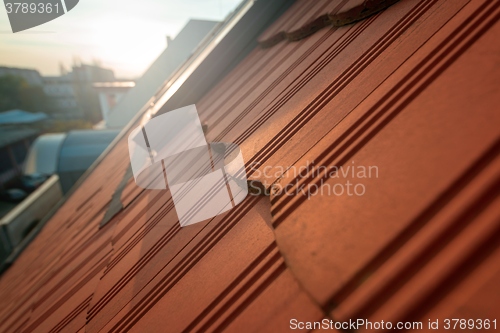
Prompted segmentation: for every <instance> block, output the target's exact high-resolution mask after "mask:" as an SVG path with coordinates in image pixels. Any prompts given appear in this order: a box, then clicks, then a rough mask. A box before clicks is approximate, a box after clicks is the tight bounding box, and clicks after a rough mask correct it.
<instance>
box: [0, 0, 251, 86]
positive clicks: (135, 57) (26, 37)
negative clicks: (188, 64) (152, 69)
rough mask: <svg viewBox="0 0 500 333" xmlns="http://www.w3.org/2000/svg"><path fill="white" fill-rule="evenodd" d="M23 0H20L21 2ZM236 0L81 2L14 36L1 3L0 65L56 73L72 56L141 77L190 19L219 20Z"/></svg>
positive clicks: (121, 73)
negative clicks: (59, 14) (61, 13)
mask: <svg viewBox="0 0 500 333" xmlns="http://www.w3.org/2000/svg"><path fill="white" fill-rule="evenodd" d="M20 2H22V0H20ZM240 2H241V0H181V1H178V0H175V1H174V0H80V2H79V4H78V5H77V6H76V7H75V8H74V9H73V10H71V11H70V12H68V13H67V14H66V15H63V16H61V17H59V18H57V19H55V20H53V21H51V22H48V23H46V24H43V25H41V26H38V27H35V28H32V29H30V30H27V31H25V32H20V33H16V34H13V33H12V32H11V30H10V25H9V21H8V17H7V13H6V10H5V7H4V6H1V7H0V66H1V65H4V66H11V67H26V68H34V69H37V70H39V71H40V72H41V73H42V74H43V75H58V74H59V63H63V64H64V65H65V66H66V67H67V68H68V67H70V65H71V64H72V63H73V60H74V59H77V58H78V59H80V60H81V61H83V62H92V61H93V60H98V61H99V62H100V63H101V64H102V65H103V66H104V67H109V68H112V69H114V70H115V73H116V74H117V75H118V76H120V77H135V76H138V75H140V74H141V73H142V72H143V71H144V70H145V69H146V68H147V67H148V65H149V64H150V63H151V62H152V61H153V60H154V59H155V58H156V57H157V56H158V55H159V54H160V53H161V52H162V51H163V50H164V48H165V46H166V36H167V35H170V36H172V37H175V35H177V33H178V32H179V31H180V30H181V29H182V27H183V26H184V25H185V24H186V23H187V21H188V20H189V19H190V18H197V19H208V20H216V21H221V20H223V19H224V18H225V17H226V15H228V14H229V13H230V12H231V11H232V10H234V8H235V7H236V6H237V5H238V4H239V3H240Z"/></svg>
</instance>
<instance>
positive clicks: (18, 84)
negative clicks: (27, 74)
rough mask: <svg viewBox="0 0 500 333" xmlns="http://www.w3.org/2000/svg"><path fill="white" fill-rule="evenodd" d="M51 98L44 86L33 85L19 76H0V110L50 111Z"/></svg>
mask: <svg viewBox="0 0 500 333" xmlns="http://www.w3.org/2000/svg"><path fill="white" fill-rule="evenodd" d="M48 102H49V99H48V97H47V96H46V95H45V92H44V91H43V89H42V87H40V86H31V85H30V84H29V83H28V82H26V80H24V79H23V78H22V77H19V76H13V75H6V76H2V77H0V112H3V111H9V110H12V109H21V110H24V111H28V112H48V111H49V110H50V109H49V107H48Z"/></svg>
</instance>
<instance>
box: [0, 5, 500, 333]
mask: <svg viewBox="0 0 500 333" xmlns="http://www.w3.org/2000/svg"><path fill="white" fill-rule="evenodd" d="M382 3H384V4H388V2H380V1H376V2H366V5H367V6H368V7H369V6H375V5H377V4H382ZM391 3H392V1H391ZM363 4H365V2H361V1H354V2H346V1H305V0H299V1H297V2H296V3H295V4H294V5H293V6H292V7H291V8H289V9H288V10H287V11H286V12H285V13H284V14H283V15H282V16H281V18H278V19H277V20H276V21H275V22H274V24H273V25H271V27H270V28H269V29H267V31H266V32H264V33H263V34H262V35H261V37H260V40H261V41H262V40H269V39H270V38H271V39H272V37H273V36H276V34H278V33H279V32H280V31H287V32H289V31H296V30H297V29H300V28H302V27H304V24H305V25H307V23H308V22H310V21H311V20H313V19H315V18H317V17H320V16H321V15H323V14H327V13H332V12H336V13H337V14H340V13H343V15H345V17H347V18H349V20H351V19H352V18H353V17H354V18H360V17H361V16H362V15H363V13H361V9H360V8H361V6H362V5H363ZM384 6H385V5H384ZM499 7H500V5H499V4H498V2H494V1H491V2H485V1H480V0H473V1H467V0H456V1H443V0H432V1H427V0H423V1H421V0H404V1H400V2H398V3H396V4H394V5H392V6H390V7H388V8H387V9H386V10H384V11H381V12H378V13H375V14H374V15H371V16H369V17H368V18H366V19H364V20H362V21H360V22H357V23H355V24H352V25H346V26H341V27H334V26H329V27H325V28H324V29H321V30H318V31H317V32H316V33H314V34H312V35H310V36H308V37H307V38H302V39H300V40H298V41H296V42H289V41H283V42H282V43H278V44H276V45H274V46H273V47H271V48H262V47H260V46H257V47H255V48H254V49H253V50H252V51H251V52H250V53H249V54H248V55H247V56H246V57H245V58H244V59H243V60H242V61H241V62H240V63H239V64H238V65H237V66H236V67H235V68H234V69H232V70H230V71H229V72H228V73H227V74H226V75H225V76H224V77H223V78H222V79H221V80H220V81H219V82H218V83H217V84H213V85H212V88H211V89H210V91H209V92H208V93H206V94H205V95H204V96H203V97H202V98H200V99H198V100H197V101H196V102H197V108H198V111H199V114H200V118H201V120H202V122H203V123H204V124H206V125H207V128H208V129H207V139H208V141H213V142H234V143H236V144H238V145H240V147H241V149H242V152H243V154H244V158H245V161H246V168H247V174H248V176H249V178H251V179H257V180H259V181H260V182H262V183H263V184H264V185H265V186H266V187H267V188H269V189H271V190H272V189H273V188H272V185H274V186H276V185H278V184H279V185H280V186H288V189H289V190H290V191H292V192H293V191H295V190H297V189H300V188H301V186H310V185H313V184H326V185H328V186H330V188H331V187H333V186H334V185H335V184H336V183H338V182H339V181H343V182H346V181H350V182H351V183H358V182H361V183H362V184H363V186H364V187H365V189H366V193H365V194H364V195H362V196H349V195H342V196H332V195H314V196H311V197H310V198H308V197H306V196H304V195H302V194H300V193H298V194H296V195H292V196H288V195H283V194H281V195H280V194H279V193H276V192H273V191H271V196H270V197H266V196H249V197H248V198H246V199H245V201H244V202H243V203H241V204H240V205H238V206H236V207H235V208H234V209H232V210H231V211H229V212H227V213H225V214H223V215H220V216H217V217H216V218H214V219H212V220H210V221H205V222H203V223H198V224H195V225H192V226H189V227H186V228H181V227H180V226H179V223H178V219H177V215H176V212H175V209H174V205H173V202H172V199H171V196H170V193H169V192H168V191H157V190H143V189H140V188H139V187H137V186H136V185H135V182H134V181H133V180H132V179H128V178H127V176H125V175H126V170H127V168H128V165H129V157H128V148H127V140H126V138H127V133H123V136H122V139H121V140H120V141H119V142H118V143H117V144H116V145H115V146H114V147H113V148H112V149H111V150H110V151H109V152H108V153H107V155H106V156H105V157H104V159H103V160H102V161H101V162H100V163H99V165H97V167H96V168H95V169H94V170H93V171H92V172H91V173H90V174H89V175H88V176H87V178H86V179H85V181H83V182H82V183H81V184H80V186H79V187H78V188H77V189H76V190H75V191H74V192H73V194H72V195H71V196H70V197H69V198H67V200H66V201H65V203H64V204H63V205H62V206H61V207H60V209H59V210H58V211H57V212H56V213H55V214H54V215H53V216H52V218H51V219H50V220H49V221H48V223H47V224H46V225H45V227H44V228H43V229H42V230H41V232H40V234H39V235H38V236H37V237H36V238H35V239H34V240H33V242H32V243H31V244H30V246H29V247H28V248H27V249H26V250H25V251H24V252H23V253H22V254H21V256H20V257H19V258H18V259H17V261H16V262H15V263H14V265H13V266H12V267H11V268H10V269H9V270H7V271H6V272H4V274H3V275H2V276H1V277H0V305H1V306H0V318H2V320H1V321H0V331H2V332H16V331H23V332H56V331H57V332H58V331H67V332H79V331H80V332H83V331H85V332H101V331H102V332H109V331H111V332H118V331H125V330H127V331H132V332H145V331H147V332H156V331H157V332H165V331H168V332H221V331H226V332H247V331H248V332H251V331H257V332H287V331H289V321H290V319H292V318H296V319H297V320H299V321H303V322H318V321H321V320H322V319H323V318H327V319H330V318H331V319H332V320H340V321H344V320H349V319H357V318H362V317H363V318H367V319H369V320H373V321H376V320H384V321H397V320H412V321H413V320H421V321H423V322H424V323H425V322H426V321H427V319H428V318H440V319H444V318H449V317H453V316H456V317H464V318H469V317H471V318H485V316H488V317H490V318H491V319H494V318H497V317H498V315H499V314H498V309H499V307H498V297H497V296H496V295H497V294H498V290H497V289H498V288H497V287H496V284H495V281H496V279H498V273H499V270H498V256H499V247H498V241H497V239H498V236H499V232H500V231H499V230H500V229H499V224H498V207H499V202H498V186H499V185H500V184H499V182H500V180H499V179H498V171H497V170H498V168H499V163H500V160H499V157H498V156H499V152H500V141H499V140H500V137H499V133H498V128H497V127H498V126H496V125H497V124H498V123H499V122H500V119H499V114H498V112H496V106H497V105H498V103H499V102H500V101H499V95H498V93H497V90H498V89H497V87H498V83H499V82H498V78H499V77H500V75H499V74H500V73H499V72H498V66H497V65H496V64H497V63H498V54H500V52H499V49H498V43H497V37H496V36H498V34H499V33H500V31H498V30H499V28H500V25H499V24H498V15H499V11H500V8H499ZM370 8H374V7H370ZM348 9H349V10H348ZM365 13H369V14H373V13H372V12H371V11H366V12H365ZM318 15H319V16H318ZM338 17H340V16H338ZM178 98H180V97H178ZM182 98H184V99H189V98H191V97H189V96H182ZM139 122H140V120H138V121H137V123H136V124H134V125H135V126H137V125H138V123H139ZM132 127H133V126H132ZM312 162H314V164H313V166H311V163H312ZM308 165H309V166H310V167H311V168H312V170H319V168H320V167H333V166H336V167H341V166H342V167H348V166H366V167H368V166H376V167H377V170H378V177H372V178H363V179H359V178H357V177H356V176H352V174H349V173H347V174H345V175H344V176H343V178H340V179H339V178H335V177H323V175H321V174H318V173H317V172H316V173H309V174H307V175H306V174H304V175H302V176H300V175H294V174H293V173H283V169H282V167H287V168H291V170H293V169H299V168H300V167H305V166H308ZM266 170H267V171H266ZM269 170H271V171H269ZM264 171H266V172H267V175H264V174H263V173H264ZM120 183H122V185H124V186H123V189H122V191H121V192H116V190H117V188H118V186H119V184H120ZM299 192H300V191H299ZM115 193H118V194H115ZM113 194H115V198H116V199H117V200H118V199H119V204H120V205H121V208H119V209H118V210H116V212H114V213H116V214H113V216H112V218H110V219H109V222H108V223H107V224H105V225H104V226H102V227H100V223H101V221H102V220H103V218H104V216H105V214H106V212H108V209H109V207H110V205H111V202H112V197H113ZM115 202H116V201H115Z"/></svg>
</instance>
